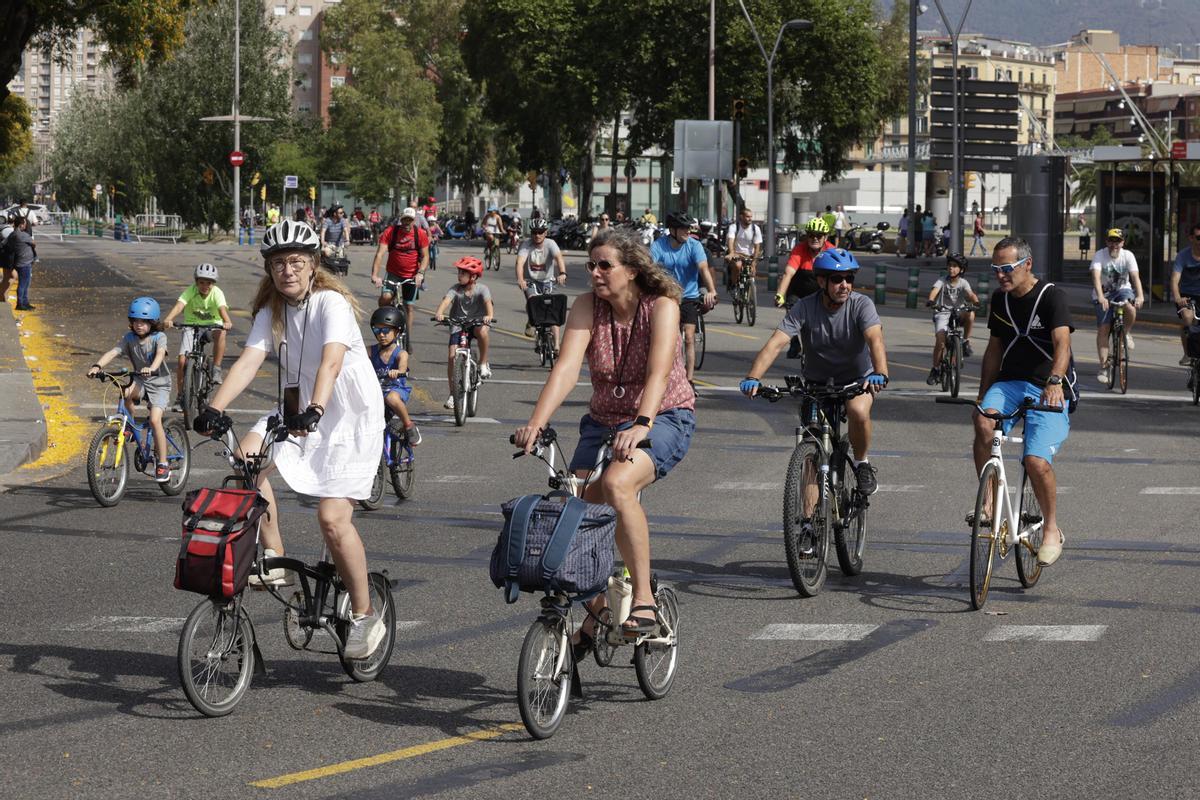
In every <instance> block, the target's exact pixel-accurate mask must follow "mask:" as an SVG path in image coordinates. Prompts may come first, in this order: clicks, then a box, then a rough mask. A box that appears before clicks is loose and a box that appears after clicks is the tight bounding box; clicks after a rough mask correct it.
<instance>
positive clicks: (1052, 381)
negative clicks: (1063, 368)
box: [1046, 375, 1063, 386]
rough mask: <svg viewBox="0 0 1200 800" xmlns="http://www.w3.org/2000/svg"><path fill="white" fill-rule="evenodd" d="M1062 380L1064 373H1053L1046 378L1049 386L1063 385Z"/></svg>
mask: <svg viewBox="0 0 1200 800" xmlns="http://www.w3.org/2000/svg"><path fill="white" fill-rule="evenodd" d="M1062 382H1063V376H1062V375H1051V376H1050V377H1049V378H1046V385H1047V386H1062Z"/></svg>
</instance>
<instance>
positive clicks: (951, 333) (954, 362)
mask: <svg viewBox="0 0 1200 800" xmlns="http://www.w3.org/2000/svg"><path fill="white" fill-rule="evenodd" d="M932 308H933V310H934V313H940V312H949V314H950V321H949V322H948V323H947V327H946V344H945V346H944V347H943V348H942V363H941V367H940V371H941V377H942V391H943V392H949V393H950V396H951V397H958V389H959V385H960V384H961V383H962V368H963V358H964V357H965V356H964V355H963V344H964V342H965V341H966V340H965V339H964V338H963V327H962V321H961V320H960V319H959V316H958V315H959V314H962V313H966V312H968V311H975V310H976V309H977V308H978V306H974V305H968V306H963V307H954V306H944V305H942V304H941V303H937V304H933V305H932Z"/></svg>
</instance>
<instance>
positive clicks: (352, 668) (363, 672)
mask: <svg viewBox="0 0 1200 800" xmlns="http://www.w3.org/2000/svg"><path fill="white" fill-rule="evenodd" d="M367 584H368V586H369V589H368V591H369V592H370V595H371V608H373V609H375V611H376V612H378V611H379V609H380V607H382V608H383V613H382V614H380V615H379V618H380V619H381V620H383V629H384V633H383V639H381V640H380V642H379V646H378V647H376V648H375V652H374V653H372V654H371V655H369V656H367V657H366V658H346V657H345V656H344V655H342V654H341V652H340V651H339V652H338V660H339V661H341V662H342V669H344V670H345V671H346V674H347V675H349V676H350V677H351V678H352V679H353V680H355V681H356V682H358V683H369V682H370V681H373V680H375V679H376V678H378V677H379V673H381V672H383V668H384V667H386V666H387V663H388V661H389V660H390V659H391V657H392V649H393V648H394V647H395V646H396V602H395V600H394V599H393V597H392V587H391V585H390V584H389V583H388V579H387V576H386V575H384V574H383V573H382V572H370V573H367ZM341 591H343V592H344V591H345V588H344V587H342V589H341ZM334 607H335V608H336V607H338V606H337V604H336V603H335V606H334ZM336 629H337V634H338V636H340V637H341V639H342V641H343V642H345V641H346V636H347V634H348V633H349V631H350V623H349V622H347V621H346V620H345V619H342V618H341V617H339V618H338V623H337V626H336Z"/></svg>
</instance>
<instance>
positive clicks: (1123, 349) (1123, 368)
mask: <svg viewBox="0 0 1200 800" xmlns="http://www.w3.org/2000/svg"><path fill="white" fill-rule="evenodd" d="M1116 345H1117V350H1116V352H1117V355H1116V356H1115V357H1114V358H1113V371H1114V378H1115V380H1116V382H1117V388H1119V389H1120V390H1121V394H1125V393H1126V392H1128V391H1129V339H1128V337H1127V335H1126V333H1125V329H1124V328H1122V329H1121V335H1120V336H1119V337H1116Z"/></svg>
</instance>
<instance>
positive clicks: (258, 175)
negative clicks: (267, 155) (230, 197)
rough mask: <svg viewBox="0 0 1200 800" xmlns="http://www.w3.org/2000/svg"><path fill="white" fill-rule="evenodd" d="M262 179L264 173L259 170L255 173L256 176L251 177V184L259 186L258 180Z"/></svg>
mask: <svg viewBox="0 0 1200 800" xmlns="http://www.w3.org/2000/svg"><path fill="white" fill-rule="evenodd" d="M260 180H262V175H261V174H260V173H258V172H256V173H254V177H252V178H251V179H250V185H251V186H258V182H259V181H260Z"/></svg>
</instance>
